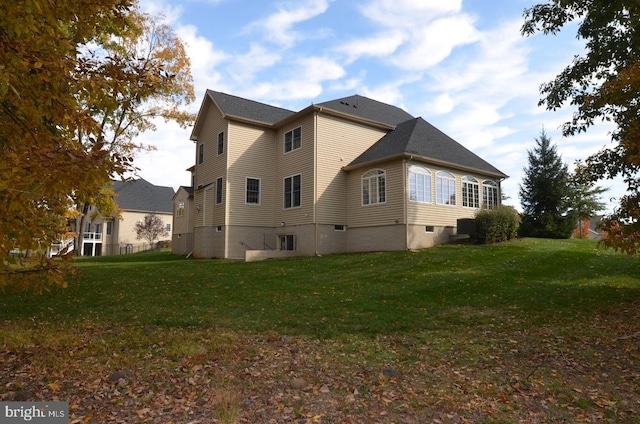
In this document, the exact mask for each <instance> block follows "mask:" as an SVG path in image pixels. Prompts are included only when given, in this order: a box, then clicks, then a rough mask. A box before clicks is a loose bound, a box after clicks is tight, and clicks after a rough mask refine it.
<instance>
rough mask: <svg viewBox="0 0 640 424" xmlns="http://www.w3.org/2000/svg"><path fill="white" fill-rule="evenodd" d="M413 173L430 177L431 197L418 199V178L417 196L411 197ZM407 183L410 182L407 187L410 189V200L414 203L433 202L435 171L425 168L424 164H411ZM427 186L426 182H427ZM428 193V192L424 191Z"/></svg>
mask: <svg viewBox="0 0 640 424" xmlns="http://www.w3.org/2000/svg"><path fill="white" fill-rule="evenodd" d="M412 175H415V176H416V179H417V176H418V175H423V176H425V177H429V191H428V193H429V199H428V200H418V195H417V194H418V187H417V180H416V198H415V199H412V198H411V177H412ZM407 184H409V187H407V189H408V191H409V201H410V202H414V203H423V204H432V203H433V172H431V170H429V169H428V168H425V167H423V166H418V165H411V166H409V178H407ZM425 187H427V186H426V184H425ZM423 194H426V193H423Z"/></svg>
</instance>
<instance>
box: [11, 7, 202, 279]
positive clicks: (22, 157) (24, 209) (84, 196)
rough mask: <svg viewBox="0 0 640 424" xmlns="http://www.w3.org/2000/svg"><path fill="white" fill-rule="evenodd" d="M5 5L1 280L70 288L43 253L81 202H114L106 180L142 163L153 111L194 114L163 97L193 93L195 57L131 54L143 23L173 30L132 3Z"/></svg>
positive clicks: (176, 99) (57, 264)
mask: <svg viewBox="0 0 640 424" xmlns="http://www.w3.org/2000/svg"><path fill="white" fill-rule="evenodd" d="M0 10H2V13H0V157H2V160H1V161H0V288H2V287H5V286H6V285H7V284H12V283H15V284H18V285H24V286H35V287H36V288H42V287H44V286H46V285H47V284H48V283H58V284H64V279H63V272H64V271H65V269H64V267H65V263H66V262H65V261H52V260H50V259H49V258H47V257H46V255H44V254H42V253H44V252H46V250H47V248H48V247H49V246H50V245H51V244H52V243H55V242H56V241H58V240H59V239H60V238H61V237H64V236H65V234H67V233H68V232H69V228H68V224H67V223H68V219H69V218H75V217H76V216H77V212H76V211H75V206H76V205H78V204H83V203H84V202H86V201H95V202H97V203H101V204H104V205H107V204H108V203H109V201H108V199H109V198H110V195H111V193H109V190H105V187H107V186H108V184H109V182H110V181H111V178H113V177H116V176H122V175H124V174H125V173H126V172H128V171H132V170H135V167H134V165H133V163H132V157H133V153H134V152H135V150H136V148H137V146H136V145H135V144H133V143H132V142H131V140H132V139H133V137H134V136H135V135H136V134H137V132H139V131H144V130H147V129H151V127H152V122H151V119H152V118H153V117H155V116H161V117H163V118H165V119H176V120H178V121H179V122H181V123H186V122H187V120H188V116H187V115H185V114H182V113H180V112H179V111H178V108H177V107H169V108H165V110H167V111H169V112H170V113H167V114H162V113H159V112H158V111H159V110H160V108H161V106H158V105H157V104H156V103H155V100H156V99H162V100H165V99H166V100H168V101H169V103H170V104H172V105H174V106H177V105H179V104H180V103H181V102H182V103H184V102H188V101H190V100H192V98H193V94H192V88H191V89H190V90H189V88H190V77H189V76H188V73H189V72H188V60H187V59H186V56H185V55H183V56H182V57H181V59H180V60H181V62H180V63H181V65H177V64H175V67H174V64H173V63H172V62H171V60H169V58H168V57H167V56H166V55H167V54H168V53H167V52H166V51H165V50H162V49H160V50H159V51H162V52H163V53H162V54H158V55H155V56H154V55H153V54H148V55H147V56H144V55H140V54H138V53H140V52H141V51H143V50H133V46H135V47H136V48H137V47H140V46H143V45H144V44H145V41H146V40H147V39H146V38H144V36H143V34H148V32H145V29H148V28H155V29H157V28H160V32H159V35H157V36H156V38H153V40H155V41H158V42H159V40H161V39H162V38H161V35H162V34H168V31H167V29H166V27H162V26H161V25H157V24H155V23H154V22H155V21H153V20H152V19H151V18H149V17H146V16H144V15H141V14H140V13H139V12H138V11H137V9H136V5H135V2H134V1H132V0H99V1H93V0H92V1H88V0H74V1H68V2H51V1H49V0H27V1H23V2H13V1H5V0H2V1H1V2H0ZM163 31H164V32H163ZM152 33H153V32H152ZM173 40H174V41H176V42H177V41H178V40H177V38H176V39H173ZM156 45H159V44H156ZM174 46H175V45H174ZM126 52H129V54H126ZM179 66H183V68H180V67H179ZM177 69H182V72H177ZM181 84H182V85H181ZM180 87H183V88H187V89H186V90H184V89H183V90H182V91H181V89H180ZM170 92H173V93H174V95H173V97H172V96H171V95H169V93H170ZM158 93H160V95H159V94H158ZM127 118H131V119H129V120H128V121H127ZM101 199H105V200H101ZM34 258H36V259H37V260H34Z"/></svg>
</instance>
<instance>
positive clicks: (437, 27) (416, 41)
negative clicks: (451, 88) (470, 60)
mask: <svg viewBox="0 0 640 424" xmlns="http://www.w3.org/2000/svg"><path fill="white" fill-rule="evenodd" d="M478 38H479V35H478V32H477V31H476V30H475V28H474V26H473V20H472V19H471V18H470V17H469V16H468V15H458V16H450V17H445V18H441V19H437V20H435V21H432V22H431V23H429V24H424V25H423V26H421V27H417V28H415V29H414V30H413V31H411V34H410V40H409V42H408V43H407V45H406V46H403V47H404V48H403V49H400V51H399V54H398V55H397V56H395V57H393V58H392V63H393V64H394V65H396V66H397V67H399V68H401V69H406V70H426V69H428V68H430V67H432V66H434V65H437V64H438V63H440V62H442V61H443V60H445V59H446V58H447V57H449V55H451V52H452V51H453V49H454V48H455V47H458V46H461V45H464V44H470V43H473V42H475V41H477V40H478Z"/></svg>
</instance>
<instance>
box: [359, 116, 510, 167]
mask: <svg viewBox="0 0 640 424" xmlns="http://www.w3.org/2000/svg"><path fill="white" fill-rule="evenodd" d="M395 156H416V157H419V158H422V159H424V160H432V161H436V162H440V163H444V164H449V165H451V166H454V167H462V168H466V169H474V170H478V171H482V172H486V173H490V174H494V175H498V176H502V177H506V176H507V175H506V174H504V173H503V172H501V171H500V170H498V169H497V168H495V167H494V166H493V165H491V164H490V163H488V162H487V161H485V160H484V159H482V158H481V157H479V156H478V155H476V154H475V153H473V152H472V151H470V150H469V149H467V148H466V147H464V146H463V145H461V144H460V143H458V142H457V141H455V140H454V139H452V138H451V137H449V136H448V135H446V134H445V133H443V132H442V131H440V130H439V129H437V128H436V127H434V126H433V125H431V124H430V123H428V122H427V121H425V120H424V119H422V118H414V119H411V120H408V121H405V122H403V123H401V124H400V125H398V126H397V127H396V129H395V130H393V131H391V132H389V133H388V134H387V135H385V136H384V137H382V138H381V139H380V140H378V141H377V142H376V143H375V144H374V145H373V146H371V147H370V148H369V149H367V150H366V151H365V152H363V153H362V154H361V155H360V156H358V157H357V158H356V159H354V160H353V162H351V163H350V164H349V165H348V166H349V167H353V166H356V165H362V164H365V163H368V162H373V161H378V160H382V159H387V158H391V157H395Z"/></svg>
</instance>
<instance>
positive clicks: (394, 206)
mask: <svg viewBox="0 0 640 424" xmlns="http://www.w3.org/2000/svg"><path fill="white" fill-rule="evenodd" d="M373 169H382V170H384V171H385V172H386V177H387V178H386V187H387V190H386V203H381V204H374V205H365V206H363V205H362V176H363V175H364V174H366V173H367V172H369V171H371V170H373ZM403 173H404V166H403V161H402V160H395V161H392V162H386V163H382V164H378V165H375V166H370V167H363V168H358V169H355V170H352V171H350V172H349V179H348V182H349V184H348V187H349V198H348V205H349V217H348V220H349V222H348V225H349V228H350V229H351V228H356V227H369V226H379V225H395V224H400V223H404V199H405V197H406V195H405V190H404V180H405V178H404V175H403Z"/></svg>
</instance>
